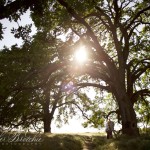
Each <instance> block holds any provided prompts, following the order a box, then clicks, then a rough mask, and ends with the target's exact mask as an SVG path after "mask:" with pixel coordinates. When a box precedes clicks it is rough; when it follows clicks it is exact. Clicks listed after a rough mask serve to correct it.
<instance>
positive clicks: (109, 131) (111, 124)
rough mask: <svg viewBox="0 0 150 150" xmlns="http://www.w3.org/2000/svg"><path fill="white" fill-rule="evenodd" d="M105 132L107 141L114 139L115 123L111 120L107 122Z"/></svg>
mask: <svg viewBox="0 0 150 150" xmlns="http://www.w3.org/2000/svg"><path fill="white" fill-rule="evenodd" d="M105 131H106V133H107V139H111V138H113V135H112V132H113V131H114V122H113V121H111V120H110V119H108V120H107V123H106V130H105Z"/></svg>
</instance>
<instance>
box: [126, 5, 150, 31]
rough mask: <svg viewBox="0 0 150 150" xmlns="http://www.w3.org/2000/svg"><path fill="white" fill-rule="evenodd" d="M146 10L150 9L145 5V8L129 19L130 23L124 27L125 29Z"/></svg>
mask: <svg viewBox="0 0 150 150" xmlns="http://www.w3.org/2000/svg"><path fill="white" fill-rule="evenodd" d="M147 10H150V6H147V7H146V8H144V9H142V10H140V11H139V12H138V13H137V14H136V15H135V16H134V18H133V19H132V20H131V21H130V23H129V24H128V26H127V27H126V28H127V29H128V28H130V27H131V26H132V25H133V24H134V23H135V20H136V19H137V18H138V17H139V16H140V15H141V14H142V13H144V12H145V11H147Z"/></svg>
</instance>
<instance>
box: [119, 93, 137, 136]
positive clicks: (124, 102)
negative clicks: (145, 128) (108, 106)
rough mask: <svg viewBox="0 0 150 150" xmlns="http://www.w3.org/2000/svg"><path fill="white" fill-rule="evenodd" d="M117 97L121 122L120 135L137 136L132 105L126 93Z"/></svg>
mask: <svg viewBox="0 0 150 150" xmlns="http://www.w3.org/2000/svg"><path fill="white" fill-rule="evenodd" d="M118 96H119V97H118V98H117V101H118V104H119V110H120V115H121V120H122V133H123V134H126V135H131V136H138V135H139V130H138V127H137V119H136V114H135V111H134V108H133V104H132V103H131V101H130V99H129V98H128V96H127V95H126V93H124V94H123V93H122V92H120V94H119V95H118Z"/></svg>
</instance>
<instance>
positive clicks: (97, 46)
mask: <svg viewBox="0 0 150 150" xmlns="http://www.w3.org/2000/svg"><path fill="white" fill-rule="evenodd" d="M14 6H15V7H14ZM0 7H1V8H2V9H0V12H1V13H0V14H1V15H0V19H3V18H9V19H10V20H12V19H13V20H15V21H17V19H19V17H20V15H21V14H22V13H24V12H25V11H26V10H27V9H29V8H30V11H31V17H32V20H33V22H34V24H35V26H36V27H37V35H35V36H34V37H33V39H32V40H31V39H30V38H29V39H27V38H23V39H24V40H25V43H24V45H23V46H22V47H21V48H17V47H15V46H13V47H12V48H11V50H7V49H5V50H3V51H2V52H1V57H2V58H3V57H4V60H3V61H1V64H0V65H2V69H3V71H1V89H3V90H1V93H0V97H2V99H1V101H2V102H4V104H3V105H2V108H1V110H2V112H4V113H5V112H6V111H5V109H6V108H7V107H6V106H5V104H6V103H11V104H12V102H13V101H15V104H16V105H14V106H16V107H17V104H18V102H17V101H18V100H21V101H24V104H23V106H22V107H25V108H24V109H23V110H28V108H27V107H28V105H30V104H31V101H32V100H34V99H36V98H39V96H40V95H41V94H43V95H42V98H44V100H43V101H45V105H44V104H43V105H42V107H43V112H44V114H45V117H46V118H50V114H51V111H50V107H49V106H50V103H51V102H52V103H53V102H54V103H53V104H55V108H57V106H58V105H57V104H60V106H62V104H69V103H70V104H71V105H72V104H73V105H75V106H77V107H78V108H79V109H80V107H79V105H77V104H78V102H76V101H72V99H74V95H75V93H74V91H73V92H72V93H71V94H72V96H71V97H70V99H69V100H68V101H66V102H64V101H63V98H62V97H61V96H62V95H63V92H64V91H63V90H62V85H63V83H66V84H65V88H67V87H66V85H68V83H71V85H72V86H73V87H75V89H76V90H77V91H78V92H79V93H78V94H76V95H77V97H79V98H80V100H81V104H82V110H84V111H85V112H86V110H88V109H85V108H88V107H87V105H84V103H85V102H86V103H87V104H88V98H87V97H85V98H83V97H82V98H81V95H82V93H81V91H80V90H79V89H81V88H85V87H88V86H92V87H95V88H98V89H101V90H102V92H104V93H105V92H107V93H111V98H112V101H114V102H115V104H116V109H117V110H112V111H111V112H116V113H117V116H118V120H120V121H121V124H122V132H123V133H124V134H128V135H138V127H137V121H138V117H137V116H138V115H136V111H138V110H137V106H138V105H141V106H142V108H143V109H144V111H145V112H146V118H147V119H146V120H147V121H148V122H149V112H148V111H146V108H149V107H150V106H149V101H150V98H149V96H150V90H149V88H150V87H149V78H150V55H149V50H150V42H149V40H150V34H149V32H150V17H149V16H150V5H149V1H148V0H139V1H137V0H136V1H134V0H133V1H130V0H109V1H108V0H105V1H101V0H93V1H91V0H86V1H85V0H82V1H79V0H71V1H69V0H44V1H42V2H41V1H36V2H35V1H32V0H30V1H29V2H28V0H22V1H19V0H15V1H8V2H5V1H3V3H2V4H1V6H0ZM7 10H9V11H7ZM0 29H1V32H0V33H1V38H2V33H3V30H2V25H1V28H0ZM15 31H16V32H17V33H20V35H21V37H25V36H26V35H27V34H26V33H28V32H30V30H29V28H28V27H26V28H24V30H19V28H18V29H17V30H14V33H16V32H15ZM25 31H26V32H25ZM19 37H20V36H19ZM62 38H64V39H65V40H63V39H62ZM81 46H84V47H85V49H86V52H87V53H88V60H87V61H86V62H85V63H84V64H82V65H81V64H78V63H77V62H74V53H75V51H76V50H77V49H79V48H80V47H81ZM13 53H16V54H15V59H13V60H12V61H10V60H9V59H8V57H7V56H9V55H13ZM20 53H21V54H20ZM19 54H20V55H21V58H20V62H19V60H17V59H16V56H19ZM6 58H7V59H6ZM11 58H12V57H11ZM26 59H27V62H26V61H24V60H26ZM4 64H5V65H4ZM15 65H18V67H17V69H15V68H16V66H15ZM13 68H14V69H15V70H13V72H12V73H11V74H12V76H10V73H9V72H10V71H11V70H12V69H13ZM19 74H20V75H19ZM18 76H19V77H20V78H21V79H19V78H18ZM8 78H10V79H9V80H8ZM64 81H65V82H64ZM10 87H11V88H10ZM7 89H8V90H7ZM16 89H17V90H16ZM18 89H19V90H18ZM29 89H32V90H30V91H29ZM55 90H56V91H55ZM27 91H28V94H26V92H27ZM67 91H68V89H67ZM45 92H47V94H46V93H45ZM51 92H52V93H53V95H52V96H51ZM73 93H74V94H73ZM16 94H17V99H16ZM22 94H23V95H22ZM35 94H36V96H35ZM45 94H46V95H45ZM28 96H29V97H28ZM50 96H51V97H50ZM65 96H66V94H65ZM35 97H36V98H35ZM60 97H61V98H60ZM23 99H24V100H23ZM29 99H31V101H30V100H29ZM46 99H47V100H46ZM56 99H57V100H56ZM59 99H61V101H60V100H59ZM104 99H105V98H104ZM84 100H86V101H85V102H84ZM26 101H27V103H26ZM55 102H57V104H56V103H55ZM59 102H60V103H59ZM91 102H92V101H91V100H90V103H89V105H91V110H94V109H93V108H92V107H93V106H92V103H91ZM25 103H26V104H27V105H25ZM38 103H39V102H38V100H37V101H36V104H35V106H34V107H33V110H35V109H36V108H37V107H39V105H38ZM95 103H96V101H95ZM104 103H105V102H104ZM37 105H38V106H37ZM71 105H70V106H71ZM44 106H45V107H44ZM53 106H54V105H53ZM97 106H99V105H97ZM97 106H95V108H96V107H97ZM19 107H20V106H19ZM20 108H21V107H20ZM38 109H39V110H40V108H38ZM17 110H18V109H17ZM140 111H143V110H142V109H141V110H140ZM22 112H23V111H22ZM46 112H47V113H46ZM102 112H103V111H97V112H94V111H93V116H92V117H93V119H91V120H94V118H95V117H97V116H98V115H97V113H98V114H100V115H101V116H103V113H102ZM111 112H110V113H108V114H111ZM18 113H19V111H18ZM30 113H31V112H30ZM30 113H29V115H30ZM46 114H48V115H46ZM14 115H16V116H17V112H16V114H15V112H14ZM94 116H95V117H94ZM105 116H107V117H108V116H109V115H105ZM3 118H4V117H3ZM38 118H40V117H38ZM91 120H90V123H91ZM42 121H44V117H42ZM92 123H93V121H92ZM47 124H48V126H49V124H50V120H49V123H47ZM48 130H49V129H47V130H46V131H48Z"/></svg>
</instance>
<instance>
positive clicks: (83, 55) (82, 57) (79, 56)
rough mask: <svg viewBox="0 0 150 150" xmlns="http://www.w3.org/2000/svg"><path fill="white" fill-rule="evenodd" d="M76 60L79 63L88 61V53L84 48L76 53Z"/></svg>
mask: <svg viewBox="0 0 150 150" xmlns="http://www.w3.org/2000/svg"><path fill="white" fill-rule="evenodd" d="M75 60H76V61H77V62H79V63H83V62H85V61H86V60H87V52H86V49H85V47H84V46H82V47H80V48H79V49H78V50H77V51H76V52H75Z"/></svg>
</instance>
